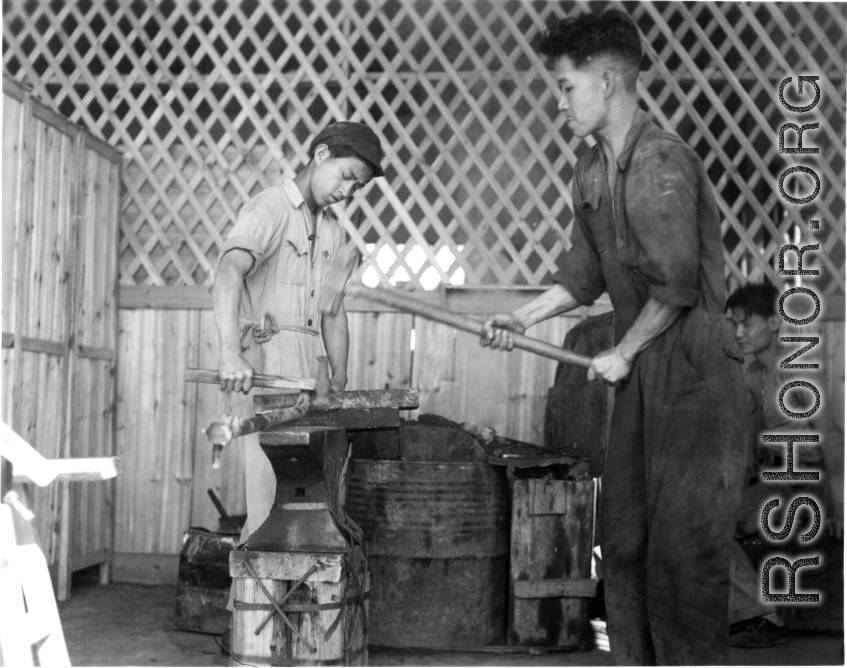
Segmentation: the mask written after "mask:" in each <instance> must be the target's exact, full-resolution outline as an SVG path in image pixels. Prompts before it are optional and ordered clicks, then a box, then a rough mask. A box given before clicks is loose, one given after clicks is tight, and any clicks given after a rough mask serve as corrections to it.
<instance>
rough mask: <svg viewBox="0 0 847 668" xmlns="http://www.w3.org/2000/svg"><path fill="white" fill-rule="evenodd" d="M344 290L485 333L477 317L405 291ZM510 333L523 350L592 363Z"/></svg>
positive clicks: (585, 365) (570, 361) (567, 361)
mask: <svg viewBox="0 0 847 668" xmlns="http://www.w3.org/2000/svg"><path fill="white" fill-rule="evenodd" d="M346 292H347V294H348V295H350V296H353V297H365V298H367V299H372V300H373V301H375V302H379V303H380V304H387V305H388V306H393V307H394V308H396V309H399V310H400V311H404V312H406V313H414V314H415V315H419V316H421V317H422V318H426V319H427V320H435V321H436V322H440V323H442V324H444V325H450V326H451V327H455V328H456V329H461V330H463V331H465V332H470V333H471V334H479V335H480V336H482V335H483V334H484V333H485V330H484V329H483V326H482V323H481V322H479V321H478V320H474V319H473V318H469V317H467V316H464V315H461V314H459V313H453V312H452V311H446V310H444V309H440V308H438V307H437V306H433V305H432V304H428V303H426V302H423V301H419V300H417V299H415V298H414V297H411V296H410V295H409V293H407V292H399V291H396V290H389V289H387V288H368V287H365V286H364V285H361V284H353V283H350V284H348V285H347V291H346ZM510 334H511V336H512V340H513V341H514V342H515V348H520V349H521V350H526V351H527V352H530V353H535V354H536V355H541V356H542V357H549V358H550V359H552V360H557V361H559V362H564V363H565V364H573V365H574V366H579V367H582V368H583V369H587V368H588V366H589V364H590V363H591V358H590V357H587V356H585V355H580V354H578V353H575V352H572V351H570V350H566V349H565V348H559V347H558V346H554V345H552V344H550V343H547V342H545V341H539V340H538V339H533V338H531V337H529V336H524V335H523V334H517V333H515V332H510Z"/></svg>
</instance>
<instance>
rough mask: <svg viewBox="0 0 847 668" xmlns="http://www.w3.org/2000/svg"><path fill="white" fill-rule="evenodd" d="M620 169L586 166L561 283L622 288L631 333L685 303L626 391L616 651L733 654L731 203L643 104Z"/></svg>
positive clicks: (594, 154)
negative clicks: (727, 266) (664, 308)
mask: <svg viewBox="0 0 847 668" xmlns="http://www.w3.org/2000/svg"><path fill="white" fill-rule="evenodd" d="M617 167H618V170H617V177H616V179H615V186H614V191H615V192H614V196H612V194H611V193H610V192H609V182H608V178H607V176H606V174H607V169H606V158H605V155H604V153H603V151H602V149H601V147H600V145H599V144H598V145H596V146H594V147H592V148H591V149H590V150H589V151H588V152H587V153H586V154H584V155H583V156H582V157H581V158H580V160H579V162H578V163H577V167H576V175H575V184H574V193H573V203H574V212H575V215H576V224H575V225H574V231H573V235H572V242H573V247H572V248H571V250H570V251H569V252H568V253H567V255H566V257H565V259H564V261H563V263H562V266H563V268H562V270H561V271H559V272H558V273H557V274H556V277H555V279H556V281H557V282H559V283H561V284H562V285H563V286H564V287H565V288H566V289H567V290H568V291H569V292H570V293H571V294H572V295H573V296H574V297H575V298H576V299H577V300H579V301H580V302H581V303H584V304H588V303H591V302H592V301H593V300H595V299H596V298H597V297H599V296H600V295H601V294H602V293H603V291H604V290H608V292H609V296H610V298H611V301H612V305H613V307H614V310H615V340H616V342H618V341H620V340H621V339H622V338H623V336H624V334H625V333H626V331H627V330H628V329H629V328H630V327H631V326H632V324H633V322H634V321H635V319H636V317H637V316H638V314H639V312H640V311H641V309H642V307H643V306H644V305H645V303H646V302H647V300H648V299H649V298H651V297H652V298H655V299H656V300H658V301H660V302H664V303H667V304H672V305H676V306H681V307H684V310H683V311H682V313H681V314H680V316H679V317H678V318H677V319H676V321H675V322H674V323H673V324H672V325H671V326H670V327H669V328H668V329H667V330H666V331H665V332H664V333H663V334H661V335H660V336H659V337H658V338H656V339H655V340H654V341H653V342H652V343H651V344H650V345H649V346H648V347H647V348H646V349H645V350H644V351H642V352H641V354H640V355H638V357H637V358H636V360H635V363H634V365H633V367H632V371H631V373H630V375H629V377H628V379H627V380H626V381H625V382H624V384H623V385H622V386H621V387H620V388H618V390H617V393H616V395H615V407H614V411H613V414H612V429H611V437H610V440H609V449H608V452H607V455H606V466H605V472H604V475H603V538H602V549H603V568H604V574H605V575H604V577H605V590H606V614H607V623H608V632H609V637H610V641H611V650H612V656H613V658H614V660H615V662H616V663H618V664H629V665H632V664H652V663H656V662H658V663H660V664H720V663H726V662H727V660H728V648H729V622H728V599H729V541H731V540H732V539H733V529H734V527H733V522H734V520H733V517H734V511H735V509H736V506H737V505H738V502H739V494H740V489H741V484H742V479H743V470H744V464H745V445H744V433H745V423H744V418H745V415H744V407H745V399H746V394H745V389H744V382H743V378H742V368H741V364H742V362H743V355H742V354H741V351H740V350H739V349H738V347H737V345H736V343H735V341H734V339H733V337H732V333H731V331H730V328H729V327H728V326H727V324H726V322H725V320H724V315H723V307H724V302H725V298H724V282H723V250H722V243H721V232H720V222H719V217H718V208H717V204H716V202H715V198H714V194H713V193H712V189H711V184H710V183H709V180H708V177H707V175H706V172H705V169H704V168H703V165H702V163H701V161H700V159H699V158H698V157H697V155H696V154H695V153H694V151H693V150H692V149H691V148H690V147H688V146H687V145H685V144H684V143H683V142H682V141H681V140H680V139H679V138H678V137H676V136H675V135H673V134H671V133H668V132H664V131H663V130H661V129H659V128H658V127H657V126H656V125H654V124H653V123H652V122H651V121H649V119H648V118H647V116H646V114H645V113H644V112H642V111H641V110H638V111H637V112H636V115H635V118H634V120H633V124H632V126H631V128H630V130H629V134H628V135H627V139H626V144H625V147H624V150H623V152H622V153H621V155H620V156H619V158H618V160H617Z"/></svg>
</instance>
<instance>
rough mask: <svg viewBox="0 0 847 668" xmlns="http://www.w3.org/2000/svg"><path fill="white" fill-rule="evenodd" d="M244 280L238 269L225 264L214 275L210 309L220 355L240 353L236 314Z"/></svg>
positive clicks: (239, 335) (239, 336)
mask: <svg viewBox="0 0 847 668" xmlns="http://www.w3.org/2000/svg"><path fill="white" fill-rule="evenodd" d="M243 281H244V279H243V276H242V275H241V273H240V272H239V270H238V268H237V267H235V266H233V265H230V264H225V265H222V266H221V267H219V268H218V271H217V272H216V273H215V284H214V287H213V288H212V307H213V309H214V312H215V324H216V325H217V328H218V336H219V338H220V342H221V354H222V355H223V354H231V353H233V352H234V353H237V354H240V353H241V332H240V329H239V327H238V312H239V309H240V307H241V297H242V291H243V289H244V288H243V285H244V282H243Z"/></svg>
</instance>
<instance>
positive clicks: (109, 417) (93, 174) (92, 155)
mask: <svg viewBox="0 0 847 668" xmlns="http://www.w3.org/2000/svg"><path fill="white" fill-rule="evenodd" d="M85 143H86V142H85V140H83V144H85ZM81 160H82V169H81V170H80V180H81V183H80V207H79V210H80V220H81V221H82V225H81V230H80V232H81V234H80V239H79V245H78V247H79V249H80V252H79V253H78V255H77V257H76V258H75V265H76V274H77V275H76V278H75V280H76V281H77V290H76V297H75V302H76V306H75V309H74V310H75V314H74V342H75V344H76V349H75V355H74V356H73V358H72V366H71V382H72V401H73V406H72V410H71V412H70V418H69V419H70V420H71V438H70V452H69V453H68V454H69V455H70V456H71V457H109V456H113V455H114V449H115V438H114V428H115V422H114V416H115V375H116V370H117V369H116V365H117V350H116V347H115V346H116V339H117V316H118V307H117V273H118V272H117V261H116V258H115V255H116V253H117V248H118V224H117V222H118V220H119V218H120V211H119V204H120V203H119V199H118V197H116V193H119V192H120V188H121V185H120V184H121V178H120V176H121V170H120V164H119V163H115V162H113V160H112V159H110V157H109V156H106V155H103V154H102V153H100V152H98V151H97V150H96V147H94V146H91V147H86V150H85V151H84V152H83V154H82V156H81ZM114 485H115V482H114V481H112V480H110V481H105V482H103V483H98V484H91V483H88V482H74V483H70V484H69V496H70V502H71V505H70V507H71V512H70V514H69V518H68V521H69V527H70V530H69V537H70V545H69V554H70V558H71V569H70V570H71V571H75V570H79V569H80V568H85V567H87V566H88V565H92V564H94V563H106V564H108V554H109V552H110V550H111V545H112V532H113V523H112V516H113V510H114V508H113V505H114ZM101 575H102V578H103V579H106V578H107V577H108V575H107V574H106V573H101Z"/></svg>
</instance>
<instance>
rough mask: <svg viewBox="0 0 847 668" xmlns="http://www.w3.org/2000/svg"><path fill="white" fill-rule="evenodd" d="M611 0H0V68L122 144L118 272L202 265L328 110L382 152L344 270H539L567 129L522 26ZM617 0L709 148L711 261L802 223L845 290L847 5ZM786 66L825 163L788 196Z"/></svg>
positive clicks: (562, 174)
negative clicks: (818, 185)
mask: <svg viewBox="0 0 847 668" xmlns="http://www.w3.org/2000/svg"><path fill="white" fill-rule="evenodd" d="M605 5H606V3H590V4H588V3H569V2H541V1H535V2H529V1H526V2H524V1H518V0H511V1H507V2H504V1H501V0H486V1H479V2H476V1H475V2H458V1H452V2H444V1H433V0H419V1H416V2H413V1H411V0H386V1H383V2H369V1H365V0H332V1H331V2H322V1H319V0H311V1H310V0H300V1H298V2H283V1H279V0H243V1H242V2H235V1H224V0H217V2H205V1H204V2H200V1H198V0H193V1H191V2H185V1H182V0H165V1H162V2H155V3H154V2H144V1H142V0H135V1H134V2H127V1H124V0H79V1H77V2H61V1H59V0H53V1H51V2H46V1H45V2H39V1H37V0H30V1H29V2H20V1H8V0H7V2H5V3H4V9H5V17H4V20H5V25H4V40H3V63H4V68H5V71H6V72H7V73H8V74H9V75H10V76H12V77H13V78H15V79H17V80H19V81H22V82H24V83H25V84H26V85H28V86H31V87H32V88H33V90H34V92H35V94H37V95H38V96H39V97H40V98H41V99H42V100H43V101H45V102H47V103H48V104H51V105H53V106H55V107H56V108H57V109H59V110H60V111H61V112H62V113H64V114H65V115H66V116H68V117H69V118H70V119H72V120H73V121H76V122H80V123H83V124H84V125H85V126H87V127H88V129H89V130H90V131H91V132H93V133H94V134H95V135H98V136H100V137H102V138H103V139H105V140H106V141H108V142H109V143H111V144H113V145H118V146H119V147H120V148H121V149H122V150H123V151H124V156H125V159H124V160H125V164H124V170H123V178H124V186H125V194H124V198H123V207H122V235H123V236H122V244H121V282H122V283H123V284H125V285H208V284H210V283H211V280H212V272H213V270H214V267H215V264H216V261H217V257H218V253H219V248H220V245H221V243H222V240H223V239H224V237H225V236H226V234H227V231H228V230H229V228H230V227H231V225H232V224H233V222H234V220H235V217H236V215H237V212H238V210H239V208H240V207H241V205H242V204H243V203H244V201H245V200H246V199H247V198H249V197H250V196H251V195H253V194H255V193H256V192H258V191H259V190H260V189H262V188H265V187H267V186H269V185H271V184H273V183H275V182H277V181H278V180H279V178H280V177H281V176H282V175H288V176H290V175H293V174H295V173H296V171H297V170H298V169H299V168H300V167H301V166H302V165H303V163H304V161H305V160H306V159H307V155H306V147H307V145H308V141H309V138H310V136H311V135H313V134H314V133H315V132H317V131H318V130H319V129H320V128H322V127H323V126H324V125H325V124H326V123H328V122H330V121H331V120H335V119H342V118H349V119H353V120H362V121H365V122H367V123H370V124H371V125H372V126H373V127H374V128H375V129H376V130H377V132H378V134H379V135H380V137H381V139H382V142H383V146H384V147H385V148H386V150H387V151H386V152H387V155H388V167H387V169H386V177H387V178H385V179H380V180H377V181H376V182H375V185H374V186H371V187H370V188H369V189H368V190H367V191H365V193H364V194H362V195H359V196H358V197H357V199H355V200H354V201H353V202H351V203H349V204H348V205H346V207H344V208H342V207H340V206H339V207H336V209H337V212H336V213H337V215H338V217H339V219H340V220H341V222H342V224H343V225H344V226H345V228H346V230H347V231H348V233H349V234H350V235H351V237H353V238H354V239H356V240H357V241H358V243H359V244H360V246H361V248H362V250H363V251H364V252H365V255H366V261H365V264H364V266H363V267H362V271H364V270H366V269H368V268H369V267H370V269H369V271H371V272H374V271H375V272H376V275H377V276H378V277H379V278H380V279H381V280H389V279H395V280H396V279H397V278H398V276H399V275H401V274H402V275H403V276H404V277H405V278H408V279H409V280H410V281H411V283H412V284H414V285H420V283H421V280H422V278H423V277H424V276H425V274H426V273H427V272H429V275H430V278H432V277H433V276H434V277H435V278H436V279H440V281H442V282H450V281H453V282H458V281H464V282H466V283H467V284H492V283H502V284H519V285H520V284H523V285H538V284H540V283H542V282H545V280H546V279H547V278H548V277H549V274H550V273H551V272H552V271H553V270H555V265H556V261H557V259H558V258H559V257H560V255H561V254H562V253H563V252H564V250H565V249H566V248H567V247H568V237H569V234H570V225H571V221H572V214H571V201H570V182H571V177H572V173H573V164H574V162H575V153H578V151H579V150H580V148H581V146H580V143H581V142H580V141H578V140H576V139H575V138H574V137H573V136H572V135H571V134H570V132H569V131H568V130H567V128H563V127H562V126H561V123H560V122H559V120H558V119H557V111H556V100H555V94H554V93H553V84H554V82H553V80H552V77H551V76H550V74H549V73H547V72H545V71H544V67H543V63H542V62H541V60H540V59H539V58H538V56H537V55H536V53H535V52H534V50H533V48H532V44H533V42H534V40H535V39H536V38H537V36H538V33H539V29H540V28H541V26H543V25H544V24H545V23H549V22H550V20H551V19H552V18H553V17H554V16H560V15H563V14H564V13H565V12H571V11H580V10H585V9H592V10H598V9H600V8H602V7H603V6H605ZM623 6H624V8H625V9H626V10H627V11H629V12H630V13H631V14H632V15H633V16H634V18H635V19H636V20H637V22H638V24H639V26H640V28H641V30H642V31H643V34H644V47H645V53H646V55H645V64H644V65H645V66H644V73H643V75H642V83H641V93H642V99H643V102H644V105H645V108H646V109H648V110H649V111H650V112H651V113H652V114H653V116H654V117H655V119H656V120H657V121H658V122H659V123H660V124H662V125H663V126H665V127H669V128H673V129H675V130H676V131H678V132H679V133H680V135H681V136H682V137H683V139H685V140H686V141H688V142H689V143H690V144H691V145H693V146H694V147H695V148H696V150H697V151H698V153H699V154H700V155H701V157H702V158H703V159H704V160H705V162H706V164H707V165H708V168H709V174H710V176H711V178H712V180H713V182H714V184H715V186H716V190H717V193H718V196H719V203H720V207H721V212H722V215H723V229H724V241H725V253H726V258H727V273H728V275H730V276H731V277H733V279H734V280H742V279H743V278H744V277H745V276H747V275H749V274H750V273H752V272H755V271H757V268H758V271H761V269H762V267H764V268H766V270H771V269H772V267H773V264H774V261H775V255H776V253H777V250H778V248H779V246H780V245H781V244H783V243H785V242H786V240H790V241H793V240H795V239H796V238H797V235H798V234H799V233H800V231H805V230H807V229H808V225H807V223H808V220H809V219H810V218H819V219H820V220H821V231H820V233H819V234H818V235H817V238H818V239H820V240H821V241H822V251H824V252H823V253H822V263H823V265H824V267H823V268H824V273H825V276H822V277H821V280H820V281H819V285H820V286H824V285H825V288H826V290H825V291H826V292H828V293H843V291H844V264H845V239H844V227H845V226H844V209H845V206H844V164H845V150H844V136H843V129H844V120H843V119H844V113H845V109H844V107H845V103H844V100H845V49H846V48H847V47H846V46H845V45H847V29H845V28H847V21H846V20H845V6H844V5H842V4H840V3H831V4H825V3H821V4H804V3H764V4H742V3H712V2H703V3H685V4H682V3H676V2H674V3H625V4H624V5H623ZM796 74H818V75H820V76H821V89H822V94H823V96H824V99H823V103H822V104H821V105H819V107H818V109H817V110H816V111H815V112H813V113H812V114H810V116H814V118H810V120H808V121H804V122H811V121H812V120H818V121H820V123H821V129H820V130H819V131H817V133H816V134H812V133H807V135H806V145H813V146H819V147H821V154H820V155H819V156H810V158H811V161H810V162H812V163H813V164H814V165H815V168H816V171H818V173H819V174H820V175H821V179H822V194H821V196H819V197H818V199H817V200H815V202H813V205H812V206H810V207H806V208H805V209H801V208H798V207H789V208H786V207H784V206H783V205H782V203H781V200H780V198H779V196H778V194H777V192H776V179H777V175H778V174H780V173H781V172H782V171H783V170H784V169H785V167H787V166H789V165H792V164H797V163H798V162H799V161H797V160H795V159H794V158H795V156H783V155H780V154H778V152H777V140H776V138H777V128H778V127H779V126H780V125H781V124H782V123H783V122H786V121H794V122H796V118H790V117H788V114H787V112H785V111H784V110H783V109H782V108H781V107H779V105H778V102H777V98H776V90H777V87H778V85H779V82H780V81H781V80H782V79H783V78H784V77H786V76H789V75H796ZM787 158H791V160H788V159H787ZM801 185H802V183H801V182H800V181H798V182H795V183H794V186H795V187H800V186H801ZM445 248H446V249H447V251H449V252H448V253H446V254H445V252H443V251H444V249H445ZM379 253H382V257H385V256H386V254H387V256H388V262H381V263H377V262H376V257H377V254H379ZM413 253H415V254H418V255H420V256H421V257H420V258H419V259H418V260H417V261H412V259H411V258H412V254H413ZM451 255H452V257H453V258H454V259H453V260H452V263H451V264H448V261H444V260H443V259H442V258H443V257H445V256H446V257H448V258H449V257H450V256H451ZM398 271H399V272H400V274H398Z"/></svg>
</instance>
